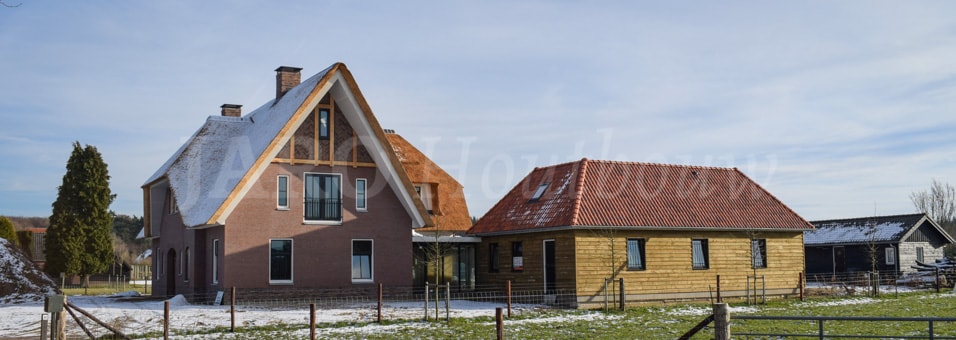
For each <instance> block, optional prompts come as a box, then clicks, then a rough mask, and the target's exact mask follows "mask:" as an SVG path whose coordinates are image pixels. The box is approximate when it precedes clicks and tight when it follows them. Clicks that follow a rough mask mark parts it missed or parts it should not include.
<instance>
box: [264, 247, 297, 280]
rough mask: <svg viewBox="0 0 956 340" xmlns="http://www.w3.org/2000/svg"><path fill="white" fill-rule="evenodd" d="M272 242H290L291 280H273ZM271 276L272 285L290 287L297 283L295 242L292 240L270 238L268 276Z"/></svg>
mask: <svg viewBox="0 0 956 340" xmlns="http://www.w3.org/2000/svg"><path fill="white" fill-rule="evenodd" d="M272 241H289V279H288V280H273V279H272ZM266 275H268V276H269V284H270V285H290V284H292V282H293V281H295V241H293V240H292V239H291V238H270V239H269V272H268V273H267V274H266Z"/></svg>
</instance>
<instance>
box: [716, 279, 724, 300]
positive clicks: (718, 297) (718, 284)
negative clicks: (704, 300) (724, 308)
mask: <svg viewBox="0 0 956 340" xmlns="http://www.w3.org/2000/svg"><path fill="white" fill-rule="evenodd" d="M717 302H723V301H721V300H720V275H717Z"/></svg>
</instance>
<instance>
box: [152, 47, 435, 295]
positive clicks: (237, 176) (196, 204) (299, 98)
mask: <svg viewBox="0 0 956 340" xmlns="http://www.w3.org/2000/svg"><path fill="white" fill-rule="evenodd" d="M300 70H301V69H299V68H294V67H287V66H283V67H279V68H278V69H276V72H277V74H276V96H275V99H272V100H270V101H269V102H267V103H265V104H263V105H262V106H260V107H259V108H257V109H255V110H253V111H252V112H250V113H248V114H246V115H242V112H241V106H240V105H231V104H226V105H223V106H222V107H221V109H222V110H221V115H218V116H210V117H208V118H207V120H206V122H205V123H204V124H203V125H202V127H200V128H199V130H198V131H197V132H196V133H195V134H194V135H193V136H192V137H191V138H190V139H189V140H187V141H186V142H185V144H184V145H183V146H182V147H181V148H180V149H179V150H178V151H177V152H176V153H175V154H173V155H172V157H170V158H169V160H168V161H167V162H166V163H165V164H163V165H162V166H161V167H160V168H159V169H158V170H157V171H156V172H155V174H153V175H152V176H150V178H149V179H148V180H147V181H146V183H145V184H144V185H143V200H144V207H143V208H144V224H145V225H144V235H145V236H146V237H148V238H151V239H152V244H153V254H154V255H153V259H154V260H153V261H154V262H153V265H154V276H153V287H154V291H155V292H156V293H157V294H166V295H172V294H194V295H203V294H206V295H209V294H214V293H215V292H216V291H222V290H226V289H227V288H228V287H233V286H235V287H237V288H242V289H263V290H270V291H276V290H283V289H285V290H289V291H295V290H309V289H355V290H357V291H368V290H371V289H373V287H375V286H376V285H375V284H377V283H382V284H385V285H387V286H410V285H411V284H412V273H411V271H410V270H409V268H412V243H411V242H409V237H410V235H409V234H410V232H411V230H412V229H414V228H421V227H429V226H432V225H433V224H432V218H431V216H430V215H429V213H428V212H427V210H426V207H425V205H424V204H423V203H422V201H421V200H420V198H419V196H418V194H417V193H416V192H415V188H414V186H413V185H412V182H411V181H410V180H409V176H408V175H407V174H406V173H405V170H404V168H403V167H402V165H401V163H400V161H399V160H398V157H397V156H396V154H395V152H393V150H392V147H391V145H390V144H389V141H388V138H387V137H386V136H385V132H384V131H383V130H382V128H381V126H379V123H378V121H377V120H376V118H375V115H374V114H373V113H372V111H371V109H370V108H369V106H368V104H367V103H366V101H365V99H364V97H363V96H362V93H361V91H360V90H359V88H358V85H357V84H356V82H355V80H354V78H353V77H352V74H351V73H350V72H349V70H348V69H347V68H346V66H345V65H344V64H341V63H337V64H334V65H332V66H330V67H329V68H327V69H325V70H323V71H321V72H319V73H317V74H315V75H313V76H312V77H310V78H308V79H307V80H305V81H301V82H300V79H301V76H300Z"/></svg>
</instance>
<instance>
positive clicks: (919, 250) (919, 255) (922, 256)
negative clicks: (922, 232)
mask: <svg viewBox="0 0 956 340" xmlns="http://www.w3.org/2000/svg"><path fill="white" fill-rule="evenodd" d="M925 254H926V253H925V252H924V251H923V247H916V261H919V262H926V257H925Z"/></svg>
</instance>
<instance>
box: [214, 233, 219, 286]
mask: <svg viewBox="0 0 956 340" xmlns="http://www.w3.org/2000/svg"><path fill="white" fill-rule="evenodd" d="M212 283H214V284H215V283H219V240H218V239H217V240H212Z"/></svg>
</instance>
